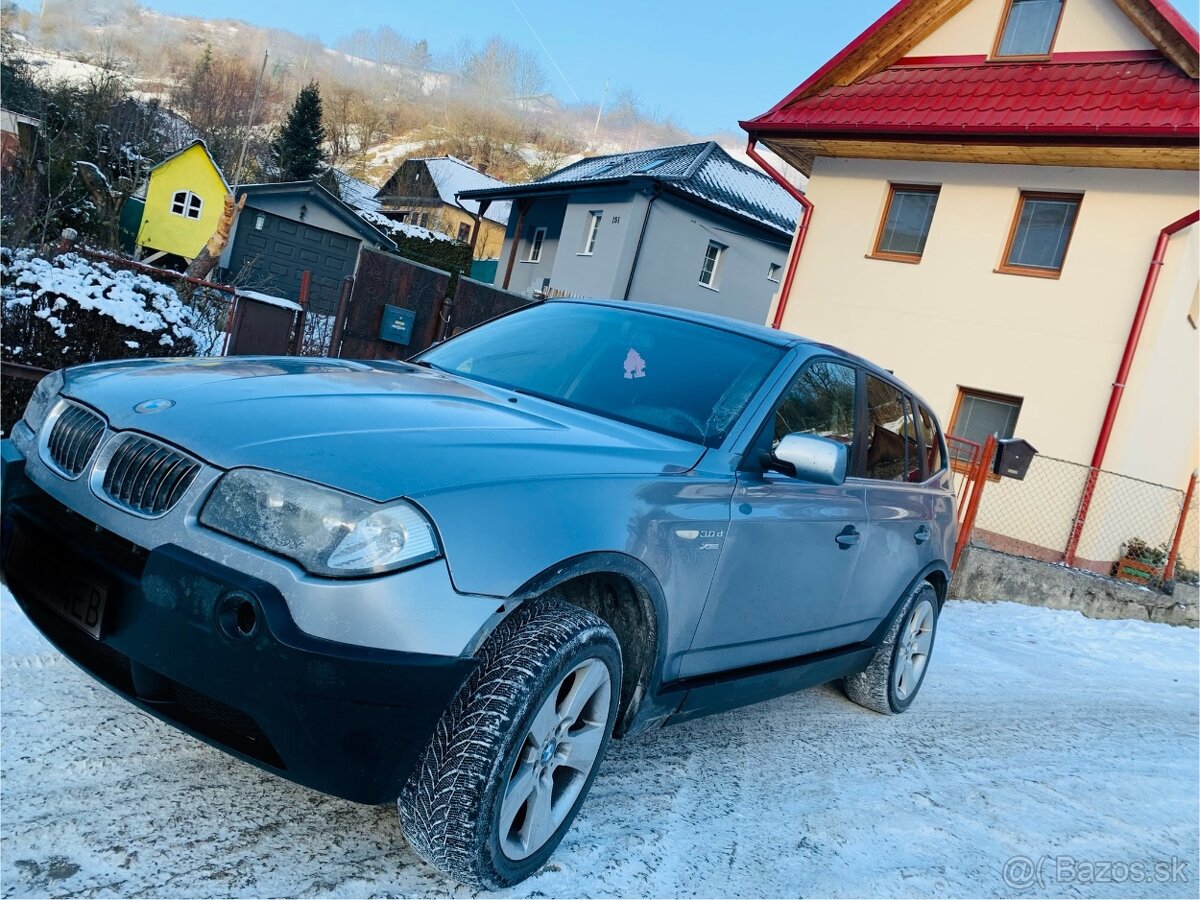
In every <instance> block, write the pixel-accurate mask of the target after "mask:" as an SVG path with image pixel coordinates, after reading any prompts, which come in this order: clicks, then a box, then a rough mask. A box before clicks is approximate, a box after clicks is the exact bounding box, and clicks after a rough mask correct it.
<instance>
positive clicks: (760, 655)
mask: <svg viewBox="0 0 1200 900" xmlns="http://www.w3.org/2000/svg"><path fill="white" fill-rule="evenodd" d="M857 374H858V373H857V370H856V369H855V368H854V367H853V366H850V365H847V364H846V363H845V362H844V361H842V360H835V359H818V360H813V361H809V362H807V363H806V364H805V365H804V366H803V368H802V369H801V370H800V372H799V373H798V374H797V376H796V378H795V379H794V380H793V381H792V383H791V385H789V387H788V389H787V390H786V391H785V392H784V394H783V395H782V397H781V399H780V402H779V403H778V404H776V406H775V408H774V409H773V410H772V412H771V414H770V416H769V417H768V418H767V419H766V421H765V422H764V424H763V427H762V429H761V430H760V432H759V434H758V436H757V438H756V440H755V442H754V444H753V445H752V447H751V449H750V451H749V452H748V453H747V454H746V461H745V463H744V464H743V469H742V471H740V472H739V473H738V476H737V488H736V490H735V492H734V496H733V501H732V509H731V511H730V517H731V521H730V524H729V528H728V534H726V535H725V536H724V547H723V548H722V550H721V558H720V561H719V562H718V564H717V571H716V573H715V575H714V577H713V583H712V587H711V589H710V590H709V595H708V602H707V604H706V605H705V608H704V612H703V614H702V616H701V619H700V624H699V626H698V628H697V630H696V636H695V639H694V640H693V642H692V647H691V650H690V651H689V652H688V654H687V655H686V656H685V657H684V659H683V661H682V665H681V672H680V674H681V676H683V677H686V676H688V675H695V674H700V673H707V672H717V671H724V670H728V669H736V668H742V667H745V666H752V665H756V664H759V663H765V662H772V661H775V660H782V659H789V658H792V657H796V656H802V655H804V654H807V653H812V652H815V651H818V650H822V649H826V648H829V647H834V646H838V645H840V644H843V643H846V641H845V640H843V638H842V634H843V633H844V632H845V631H846V630H847V629H846V628H845V627H844V621H843V620H844V618H845V616H844V610H843V609H842V602H843V597H844V595H845V593H846V589H847V587H848V586H849V584H850V581H851V578H852V576H853V574H854V572H855V568H856V564H857V562H858V559H859V554H860V547H861V544H860V542H861V540H862V537H863V535H864V533H865V531H866V530H867V508H866V500H865V494H866V490H865V487H864V486H863V485H861V484H858V485H851V484H846V485H841V486H837V487H833V486H828V485H817V484H810V483H807V482H804V481H800V480H798V479H796V478H790V477H788V476H786V475H781V474H779V473H777V472H771V471H764V469H763V467H762V466H761V465H760V464H759V463H758V454H759V453H762V452H768V451H770V450H771V449H772V448H773V446H774V445H775V444H777V443H778V441H779V439H780V438H782V437H783V436H784V435H785V434H789V433H793V432H805V433H810V434H819V435H821V436H822V437H828V438H831V439H833V440H837V441H840V442H842V443H844V444H846V445H848V446H849V448H850V457H851V463H850V464H851V466H853V465H854V457H855V453H856V452H857V447H856V446H855V442H854V435H855V423H856V419H857V415H858V410H857V399H856V396H857ZM701 537H702V538H703V537H704V536H703V535H702V536H701ZM712 540H713V541H714V543H715V542H717V541H719V540H720V536H712Z"/></svg>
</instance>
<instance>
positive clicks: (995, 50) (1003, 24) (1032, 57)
mask: <svg viewBox="0 0 1200 900" xmlns="http://www.w3.org/2000/svg"><path fill="white" fill-rule="evenodd" d="M1012 8H1013V0H1004V15H1002V16H1001V17H1000V29H999V30H998V31H997V32H996V39H995V40H994V41H992V52H991V53H989V54H988V62H1031V61H1033V62H1037V61H1040V60H1047V59H1049V58H1050V57H1051V56H1052V55H1053V54H1054V45H1055V43H1056V42H1057V41H1058V32H1059V30H1060V29H1061V28H1062V20H1063V16H1064V15H1066V12H1067V0H1062V6H1060V7H1059V8H1058V21H1057V22H1055V23H1054V34H1052V35H1050V47H1049V48H1048V49H1047V50H1046V52H1045V53H1025V54H1020V55H1012V56H1001V55H1000V44H1001V43H1003V41H1004V30H1005V29H1006V28H1007V27H1008V17H1009V16H1010V15H1012Z"/></svg>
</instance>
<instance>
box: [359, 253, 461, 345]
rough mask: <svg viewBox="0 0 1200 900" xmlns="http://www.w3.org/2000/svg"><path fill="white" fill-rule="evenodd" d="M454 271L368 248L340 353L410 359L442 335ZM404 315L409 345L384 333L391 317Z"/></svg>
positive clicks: (361, 265) (364, 254)
mask: <svg viewBox="0 0 1200 900" xmlns="http://www.w3.org/2000/svg"><path fill="white" fill-rule="evenodd" d="M449 287H450V273H449V272H443V271H442V270H441V269H434V268H431V267H429V266H423V265H421V264H420V263H416V262H413V261H412V260H410V259H404V258H403V257H400V256H394V255H392V254H391V253H381V252H379V251H376V250H363V252H362V258H361V259H360V260H359V264H358V274H357V275H355V277H354V288H353V290H352V291H351V292H350V300H349V303H348V304H347V307H346V313H345V324H344V326H343V328H342V332H341V347H340V349H339V350H338V352H337V355H338V356H340V357H342V358H344V359H407V358H408V357H410V356H412V355H413V354H414V353H419V352H420V351H422V350H424V349H425V348H427V347H428V346H429V345H430V344H432V343H433V342H434V341H436V340H437V339H438V338H439V337H440V333H441V324H442V319H441V313H442V307H443V305H444V303H445V299H446V292H447V290H448V289H449ZM389 306H391V307H396V308H398V309H399V315H400V316H401V317H404V318H408V314H411V324H410V325H409V326H408V327H407V329H406V330H405V335H404V336H405V337H407V339H408V343H397V342H396V341H392V340H384V339H382V338H381V337H380V333H381V329H383V328H384V325H385V314H387V313H389V312H391V313H392V315H390V316H388V318H389V319H393V318H395V317H396V310H392V311H389V310H387V309H386V307H389Z"/></svg>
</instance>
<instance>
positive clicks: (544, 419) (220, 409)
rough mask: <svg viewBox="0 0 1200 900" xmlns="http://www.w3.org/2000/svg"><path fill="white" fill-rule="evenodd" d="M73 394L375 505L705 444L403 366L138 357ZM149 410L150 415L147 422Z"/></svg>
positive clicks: (674, 465)
mask: <svg viewBox="0 0 1200 900" xmlns="http://www.w3.org/2000/svg"><path fill="white" fill-rule="evenodd" d="M63 393H64V394H65V395H66V396H68V397H71V398H74V399H76V400H79V401H81V402H83V403H86V404H89V405H91V406H93V407H95V408H96V409H98V410H100V411H101V412H102V413H104V414H105V415H106V416H107V417H108V420H109V421H110V422H111V423H112V426H113V427H114V428H117V429H134V430H137V431H140V432H144V433H147V434H151V435H156V436H158V437H161V438H163V439H164V440H166V441H169V442H170V443H173V444H175V445H177V446H179V447H181V448H183V449H185V450H188V451H190V452H191V453H193V454H195V455H196V456H198V457H200V458H202V459H204V460H206V461H207V462H209V463H212V464H213V465H215V466H218V467H221V468H233V467H235V466H254V467H258V468H263V469H270V470H273V471H277V472H284V473H286V474H289V475H295V476H297V477H299V478H305V479H308V480H310V481H315V482H319V483H321V484H328V485H331V486H334V487H338V488H341V489H342V490H346V491H351V492H353V493H356V494H359V495H361V496H364V497H369V498H372V499H375V500H387V499H392V498H394V497H400V496H418V495H420V494H423V493H428V492H432V491H437V490H442V489H446V488H451V487H461V486H463V485H466V484H473V483H488V482H494V481H499V480H511V479H521V478H553V477H556V476H565V475H583V474H647V475H650V474H659V473H665V472H682V471H686V470H688V469H690V468H691V467H692V466H693V465H695V463H696V462H697V461H698V460H699V458H700V456H701V455H702V454H703V452H704V448H703V447H701V446H699V445H697V444H693V443H690V442H687V441H682V440H677V439H675V438H671V437H669V436H666V435H660V434H656V433H655V432H651V431H647V430H645V429H642V428H637V427H635V426H632V425H625V424H623V423H620V422H615V421H612V420H609V419H605V418H603V417H600V416H595V415H591V414H589V413H584V412H580V411H577V410H572V409H570V408H567V407H563V406H559V405H558V404H555V403H550V402H547V401H543V400H539V399H536V398H533V397H529V396H526V395H517V394H513V393H512V392H509V391H505V390H502V389H499V388H494V387H491V386H489V385H484V384H480V383H477V382H472V381H468V380H466V379H463V378H459V377H455V376H450V375H447V374H444V373H441V372H436V371H432V370H429V369H423V368H417V367H415V366H409V365H405V364H398V363H375V364H367V363H357V362H350V361H347V360H325V359H320V360H318V359H306V358H303V357H285V358H277V357H236V358H230V359H182V360H132V361H121V362H114V363H98V364H94V365H88V366H80V367H77V368H74V369H69V370H68V371H67V373H66V384H65V387H64V389H63ZM148 400H160V401H161V400H167V401H171V404H165V403H159V404H153V405H152V408H154V407H158V409H157V411H153V412H137V411H136V410H135V407H137V406H138V405H139V404H143V403H144V402H145V401H148Z"/></svg>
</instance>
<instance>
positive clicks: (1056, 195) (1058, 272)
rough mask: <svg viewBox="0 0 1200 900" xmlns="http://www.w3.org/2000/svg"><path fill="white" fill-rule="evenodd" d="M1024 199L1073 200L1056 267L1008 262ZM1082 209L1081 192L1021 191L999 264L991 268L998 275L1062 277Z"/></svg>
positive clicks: (1019, 222) (1023, 207) (1023, 206)
mask: <svg viewBox="0 0 1200 900" xmlns="http://www.w3.org/2000/svg"><path fill="white" fill-rule="evenodd" d="M1026 200H1057V201H1059V202H1062V201H1064V200H1074V201H1075V218H1074V220H1073V221H1072V222H1071V231H1070V233H1069V234H1068V235H1067V243H1066V246H1064V247H1063V255H1062V262H1061V263H1060V264H1059V266H1058V268H1057V269H1039V268H1036V267H1034V266H1011V265H1009V264H1008V257H1009V254H1010V253H1012V245H1013V240H1014V239H1015V238H1016V236H1017V228H1018V226H1019V225H1020V224H1021V213H1022V211H1024V209H1025V201H1026ZM1082 210H1083V194H1082V193H1080V192H1075V191H1021V193H1020V194H1019V195H1018V197H1017V208H1016V210H1015V211H1014V212H1013V217H1012V224H1011V225H1009V226H1008V238H1007V239H1006V240H1005V241H1004V251H1003V252H1002V253H1001V254H1000V265H998V266H996V268H995V269H994V270H993V271H994V272H996V273H997V274H1000V275H1027V276H1029V277H1031V278H1056V279H1057V278H1062V272H1063V267H1065V266H1066V264H1067V254H1069V253H1070V252H1071V241H1072V240H1073V239H1074V238H1075V228H1076V226H1078V225H1079V213H1080V212H1081V211H1082Z"/></svg>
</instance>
